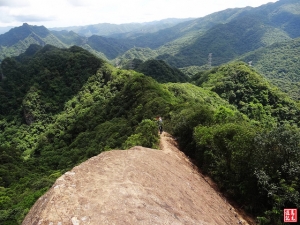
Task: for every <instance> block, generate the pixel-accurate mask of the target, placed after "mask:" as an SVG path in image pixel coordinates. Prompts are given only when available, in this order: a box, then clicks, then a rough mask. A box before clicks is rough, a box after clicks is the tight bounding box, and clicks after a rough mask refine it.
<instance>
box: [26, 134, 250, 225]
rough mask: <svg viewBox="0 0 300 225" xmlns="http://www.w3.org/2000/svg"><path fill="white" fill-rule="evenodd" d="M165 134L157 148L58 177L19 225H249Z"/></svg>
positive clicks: (111, 154) (99, 159)
mask: <svg viewBox="0 0 300 225" xmlns="http://www.w3.org/2000/svg"><path fill="white" fill-rule="evenodd" d="M175 144H176V143H175V142H174V141H172V138H170V137H169V136H168V135H167V134H166V133H164V134H163V135H162V138H161V149H162V150H153V149H148V148H143V147H134V148H131V149H129V150H113V151H108V152H104V153H101V154H100V155H98V156H96V157H93V158H91V159H89V160H87V161H86V162H84V163H82V164H80V165H79V166H76V167H74V168H73V169H72V170H71V171H69V172H67V173H65V174H64V175H63V176H61V177H60V178H59V179H57V181H56V182H55V184H54V185H53V187H52V188H51V189H50V190H49V191H48V192H47V193H46V194H45V195H43V196H42V197H41V198H40V199H39V200H38V201H37V202H36V203H35V205H34V206H33V207H32V209H31V210H30V212H29V213H28V215H27V216H26V218H25V219H24V221H23V223H22V224H23V225H43V224H47V225H65V224H66V225H69V224H73V225H83V224H90V225H102V224H109V225H112V224H122V225H123V224H143V225H146V224H149V225H150V224H151V225H153V224H172V225H177V224H178V225H180V224H197V225H201V224H203V225H204V224H205V225H207V224H218V225H221V224H230V225H233V224H248V223H247V222H246V221H245V220H243V219H242V218H241V216H240V215H239V214H238V213H237V212H235V210H234V209H233V207H232V206H231V205H230V204H229V203H228V202H226V200H225V199H224V198H222V196H221V195H220V194H218V192H216V191H215V190H214V189H213V188H212V187H211V186H210V185H209V183H208V182H207V181H206V180H205V179H204V178H203V176H201V174H199V173H198V172H197V171H196V170H195V169H194V167H193V165H192V164H191V163H190V161H189V160H188V159H187V158H186V156H185V155H184V154H183V153H181V152H180V151H179V150H178V149H177V148H176V146H175Z"/></svg>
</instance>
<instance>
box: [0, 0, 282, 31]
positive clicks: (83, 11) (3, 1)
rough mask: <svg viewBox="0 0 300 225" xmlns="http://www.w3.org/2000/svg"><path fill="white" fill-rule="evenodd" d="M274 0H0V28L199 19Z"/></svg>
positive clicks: (274, 0)
mask: <svg viewBox="0 0 300 225" xmlns="http://www.w3.org/2000/svg"><path fill="white" fill-rule="evenodd" d="M276 1H277V0H0V27H6V26H20V25H22V24H23V23H28V24H30V25H44V26H46V27H47V28H51V27H66V26H81V25H89V24H98V23H114V24H121V23H132V22H150V21H154V20H161V19H166V18H190V17H192V18H199V17H203V16H206V15H208V14H210V13H213V12H217V11H221V10H224V9H227V8H236V7H238V8H240V7H246V6H252V7H257V6H260V5H263V4H266V3H268V2H276Z"/></svg>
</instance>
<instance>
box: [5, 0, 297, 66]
mask: <svg viewBox="0 0 300 225" xmlns="http://www.w3.org/2000/svg"><path fill="white" fill-rule="evenodd" d="M299 11H300V6H299V2H298V1H296V0H280V1H277V2H275V3H269V4H266V5H262V6H260V7H257V8H251V7H246V8H240V9H238V8H236V9H227V10H224V11H221V12H216V13H213V14H211V15H208V16H205V17H203V18H197V19H193V20H191V19H188V20H186V21H185V20H183V22H179V21H181V20H175V19H170V20H165V21H158V22H153V23H147V24H144V25H145V26H146V27H147V29H146V28H145V30H142V31H141V30H140V27H139V26H138V25H137V24H135V25H136V26H137V29H136V31H134V28H133V27H134V26H135V25H134V24H128V27H127V25H126V24H125V25H116V27H115V28H110V26H109V25H108V24H103V26H104V27H106V29H104V30H107V32H108V33H114V35H111V36H110V37H109V36H106V37H103V36H99V35H92V36H90V37H82V36H80V35H78V34H76V33H74V32H67V31H53V32H50V31H49V30H47V29H46V28H44V27H37V26H29V25H28V24H24V25H23V26H22V27H20V28H14V29H12V30H11V31H9V32H7V33H5V34H3V35H0V60H1V59H3V58H5V57H6V56H16V55H18V54H20V53H22V52H24V51H25V50H26V48H27V47H28V46H29V45H30V44H40V45H45V44H51V45H54V46H57V47H70V46H72V45H77V46H81V47H83V48H85V49H87V50H89V51H91V52H92V53H93V54H95V55H97V56H98V57H101V58H103V59H109V60H113V59H115V60H114V62H125V64H126V60H125V59H129V60H132V59H134V58H128V57H135V56H136V53H137V52H136V49H141V48H145V49H146V50H145V51H144V53H146V52H147V54H142V55H140V57H142V58H139V55H138V54H137V55H138V56H137V57H135V58H138V59H141V60H143V61H144V60H148V59H152V58H153V57H155V58H156V59H159V60H164V61H166V62H167V63H168V64H170V65H171V66H173V67H177V68H181V67H188V66H204V65H206V64H207V57H208V54H209V53H212V55H213V58H212V59H213V60H212V65H220V64H222V63H226V62H229V61H231V60H233V59H235V58H237V57H240V56H241V55H243V54H245V53H247V52H250V51H254V50H256V49H258V48H261V47H266V46H269V45H271V44H273V43H278V42H282V41H286V40H291V39H294V38H297V37H299V35H300V33H299V30H300V27H299V24H300V15H299ZM164 24H166V28H165V29H162V27H163V26H164ZM144 25H143V24H141V26H144ZM156 25H157V26H159V27H160V28H157V31H156V28H153V27H155V26H156ZM93 26H96V27H93ZM99 26H100V27H102V25H99ZM112 27H113V26H112ZM83 29H85V28H83ZM86 29H88V30H89V31H87V32H92V30H93V29H95V30H97V29H98V28H97V25H91V27H89V28H88V27H86ZM109 29H112V31H109ZM118 29H120V33H117V32H118V31H117V30H118ZM141 29H142V28H141ZM127 31H130V33H126V32H127ZM83 32H84V31H83ZM95 33H97V32H95ZM91 34H93V32H92V33H91ZM11 43H14V44H11ZM116 65H118V66H122V64H119V63H117V64H116ZM123 65H124V64H123Z"/></svg>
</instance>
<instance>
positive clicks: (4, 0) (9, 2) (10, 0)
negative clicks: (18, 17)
mask: <svg viewBox="0 0 300 225" xmlns="http://www.w3.org/2000/svg"><path fill="white" fill-rule="evenodd" d="M28 5H30V3H29V1H27V0H22V1H18V0H0V7H3V6H8V7H22V6H28Z"/></svg>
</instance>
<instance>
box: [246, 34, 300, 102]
mask: <svg viewBox="0 0 300 225" xmlns="http://www.w3.org/2000/svg"><path fill="white" fill-rule="evenodd" d="M299 55H300V39H299V38H296V39H293V40H290V41H286V42H282V43H275V44H273V45H271V46H268V47H266V48H262V49H259V50H257V51H254V52H250V53H248V54H246V55H245V56H243V57H242V58H241V60H243V61H245V62H250V61H251V62H252V65H253V67H254V68H255V69H256V70H257V71H258V72H260V73H261V74H263V75H264V76H265V77H267V78H268V79H269V80H270V81H271V82H272V83H273V84H274V85H276V86H278V87H279V88H280V89H281V90H282V91H284V92H286V93H288V94H289V95H290V96H291V97H292V98H294V99H296V100H299V94H300V92H299V88H300V85H299V82H300V76H299V74H300V64H299V62H300V58H299Z"/></svg>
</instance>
